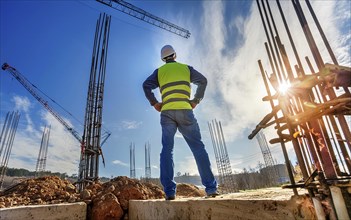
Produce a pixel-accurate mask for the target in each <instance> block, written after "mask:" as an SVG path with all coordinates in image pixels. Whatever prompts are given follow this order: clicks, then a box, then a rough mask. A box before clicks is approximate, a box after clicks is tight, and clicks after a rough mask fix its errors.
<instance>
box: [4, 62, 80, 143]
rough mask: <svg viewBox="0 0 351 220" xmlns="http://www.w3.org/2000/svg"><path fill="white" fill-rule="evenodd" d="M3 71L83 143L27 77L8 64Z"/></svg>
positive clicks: (5, 64)
mask: <svg viewBox="0 0 351 220" xmlns="http://www.w3.org/2000/svg"><path fill="white" fill-rule="evenodd" d="M2 69H3V70H6V71H8V72H10V73H11V74H12V75H13V76H14V77H15V78H16V79H17V80H18V81H19V82H20V83H21V84H22V85H23V86H24V88H26V89H27V90H28V92H29V93H30V94H32V95H33V96H34V98H36V99H37V100H38V101H39V102H40V103H41V104H42V105H43V106H44V108H46V109H47V110H48V111H49V112H50V113H51V114H52V115H53V116H54V117H55V118H56V119H57V120H58V121H59V122H60V123H61V124H62V125H63V126H65V128H66V129H67V130H68V131H69V132H70V133H71V134H72V135H73V136H74V137H75V138H76V139H77V140H78V141H79V143H82V138H81V137H80V135H79V133H78V132H77V131H76V130H74V129H73V128H72V127H71V126H70V125H69V124H68V123H67V122H66V121H65V120H63V119H62V118H61V117H60V115H59V114H58V113H56V111H55V110H53V109H52V108H51V107H50V106H49V104H48V102H47V101H46V100H45V99H43V98H42V97H41V96H40V95H39V94H38V93H37V92H36V91H35V90H34V88H35V86H34V85H33V84H32V83H30V82H29V81H28V80H27V79H26V78H25V77H23V76H22V74H21V73H20V72H18V71H17V70H16V69H15V68H13V67H11V66H10V65H8V64H7V63H4V64H3V65H2Z"/></svg>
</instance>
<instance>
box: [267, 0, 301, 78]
mask: <svg viewBox="0 0 351 220" xmlns="http://www.w3.org/2000/svg"><path fill="white" fill-rule="evenodd" d="M267 1H268V0H267ZM276 2H277V6H278V9H279V13H280V16H281V17H282V20H283V23H284V27H285V30H286V33H287V34H288V37H289V41H290V44H291V47H292V49H293V51H294V55H295V59H296V61H297V64H298V70H296V72H297V73H298V74H299V73H300V72H301V75H303V76H304V75H305V71H304V68H303V66H302V63H301V60H300V56H299V54H298V52H297V49H296V46H295V43H294V40H293V38H292V36H291V33H290V29H289V26H288V23H287V22H286V19H285V16H284V13H283V10H282V7H281V5H280V2H279V0H276Z"/></svg>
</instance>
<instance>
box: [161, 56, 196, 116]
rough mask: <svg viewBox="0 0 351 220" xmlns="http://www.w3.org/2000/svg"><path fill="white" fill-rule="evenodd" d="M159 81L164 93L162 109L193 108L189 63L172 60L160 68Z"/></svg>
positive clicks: (162, 93)
mask: <svg viewBox="0 0 351 220" xmlns="http://www.w3.org/2000/svg"><path fill="white" fill-rule="evenodd" d="M157 77H158V83H159V84H160V92H161V95H162V104H163V105H162V109H161V110H162V111H164V110H175V109H192V108H191V105H190V103H189V99H190V92H191V89H190V70H189V68H188V66H187V65H185V64H181V63H177V62H172V63H166V64H165V65H163V66H161V67H160V68H159V69H158V73H157Z"/></svg>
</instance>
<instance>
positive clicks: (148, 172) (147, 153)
mask: <svg viewBox="0 0 351 220" xmlns="http://www.w3.org/2000/svg"><path fill="white" fill-rule="evenodd" d="M150 153H151V146H150V143H149V142H148V143H145V178H146V181H148V180H149V179H150V178H151V162H150Z"/></svg>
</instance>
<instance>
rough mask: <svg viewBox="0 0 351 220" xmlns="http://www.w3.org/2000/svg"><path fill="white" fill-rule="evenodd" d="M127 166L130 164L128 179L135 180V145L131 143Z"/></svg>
mask: <svg viewBox="0 0 351 220" xmlns="http://www.w3.org/2000/svg"><path fill="white" fill-rule="evenodd" d="M129 164H130V178H132V179H135V178H136V175H135V144H134V143H133V142H132V143H130V146H129Z"/></svg>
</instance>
